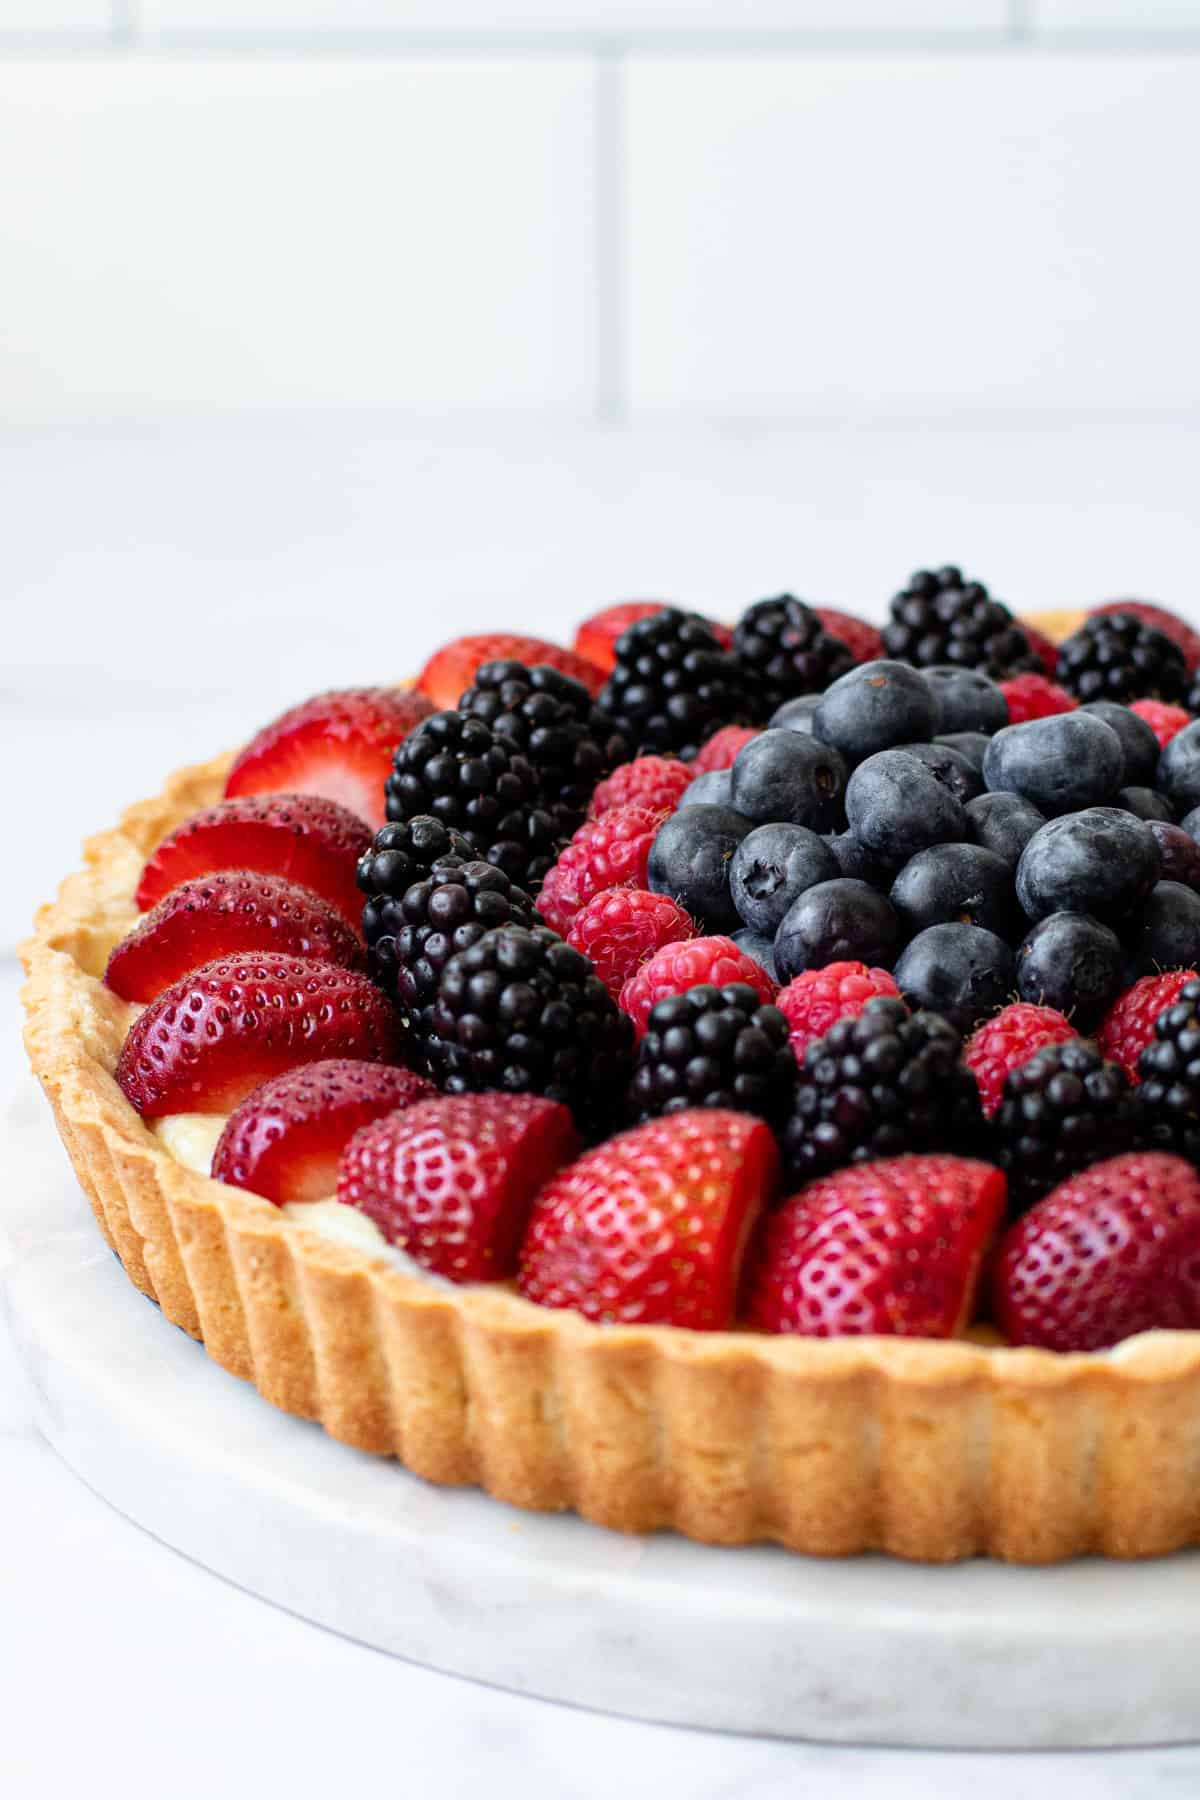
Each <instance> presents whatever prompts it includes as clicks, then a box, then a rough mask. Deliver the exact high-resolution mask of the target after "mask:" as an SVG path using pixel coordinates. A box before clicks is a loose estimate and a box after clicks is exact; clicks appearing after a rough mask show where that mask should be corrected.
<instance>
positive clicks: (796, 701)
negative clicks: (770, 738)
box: [767, 694, 821, 736]
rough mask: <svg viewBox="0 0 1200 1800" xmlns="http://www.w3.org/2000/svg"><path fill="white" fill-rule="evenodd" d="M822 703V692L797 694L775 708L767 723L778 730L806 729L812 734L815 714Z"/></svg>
mask: <svg viewBox="0 0 1200 1800" xmlns="http://www.w3.org/2000/svg"><path fill="white" fill-rule="evenodd" d="M820 704H821V695H820V694H796V695H795V696H794V698H793V699H791V700H785V701H784V703H783V705H782V706H777V707H776V708H775V711H774V712H773V713H772V714H771V717H770V718H769V719H768V720H767V724H768V726H770V727H771V728H772V729H774V730H776V731H806V732H808V733H809V735H810V736H811V734H812V722H813V714H814V713H815V712H816V710H817V708H818V706H820Z"/></svg>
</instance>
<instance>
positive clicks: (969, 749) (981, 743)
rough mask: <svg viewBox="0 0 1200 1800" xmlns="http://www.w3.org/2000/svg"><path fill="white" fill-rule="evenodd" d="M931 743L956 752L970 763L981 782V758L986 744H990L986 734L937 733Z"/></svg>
mask: <svg viewBox="0 0 1200 1800" xmlns="http://www.w3.org/2000/svg"><path fill="white" fill-rule="evenodd" d="M933 741H934V743H935V744H945V746H946V748H947V750H957V751H958V754H959V755H960V756H961V757H963V758H965V760H966V761H967V762H969V763H970V765H971V767H972V768H973V769H974V771H975V773H976V774H977V775H978V777H979V779H980V781H981V782H982V780H983V758H984V754H985V752H986V751H987V747H988V744H989V743H990V742H991V740H990V738H989V737H988V736H987V735H986V733H984V732H982V731H939V732H938V734H937V736H936V737H935V738H934V740H933Z"/></svg>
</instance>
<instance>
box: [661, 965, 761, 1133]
mask: <svg viewBox="0 0 1200 1800" xmlns="http://www.w3.org/2000/svg"><path fill="white" fill-rule="evenodd" d="M795 1081H796V1062H795V1058H794V1057H793V1056H792V1053H791V1051H790V1050H789V1048H788V1027H787V1020H786V1019H785V1018H784V1016H783V1014H782V1013H781V1012H780V1011H779V1008H778V1007H777V1006H766V1005H764V1004H763V1002H762V1000H761V999H760V997H759V995H758V993H757V992H756V991H755V989H754V988H752V987H747V986H745V985H744V984H743V983H734V984H733V985H731V986H730V987H723V988H715V987H708V986H702V987H694V988H689V989H688V991H687V993H686V994H672V995H670V996H669V997H668V998H667V999H666V1000H660V1001H659V1002H658V1004H657V1005H656V1006H655V1007H653V1008H652V1010H651V1013H650V1017H649V1019H648V1021H647V1024H646V1033H645V1036H644V1037H643V1038H642V1041H641V1043H640V1044H639V1046H638V1059H637V1068H636V1070H635V1071H634V1077H633V1102H634V1105H635V1106H636V1108H637V1110H638V1116H639V1118H642V1119H652V1118H656V1117H657V1116H658V1115H659V1114H660V1113H674V1112H684V1111H686V1110H687V1109H688V1108H689V1107H693V1106H722V1107H732V1108H735V1109H736V1110H737V1111H739V1112H750V1113H757V1114H758V1116H759V1118H761V1119H766V1120H767V1121H768V1123H769V1124H779V1123H782V1120H783V1116H784V1114H785V1113H786V1111H787V1109H788V1104H789V1102H790V1100H791V1097H792V1089H793V1087H794V1086H795Z"/></svg>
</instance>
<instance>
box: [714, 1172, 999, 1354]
mask: <svg viewBox="0 0 1200 1800" xmlns="http://www.w3.org/2000/svg"><path fill="white" fill-rule="evenodd" d="M1003 1211H1004V1177H1003V1175H1002V1174H1001V1173H1000V1171H999V1170H998V1169H994V1168H992V1167H990V1166H989V1164H987V1163H982V1162H974V1161H971V1160H969V1159H968V1158H966V1157H960V1156H898V1157H895V1158H894V1159H891V1160H888V1161H880V1162H869V1163H863V1164H861V1165H859V1166H857V1167H855V1168H851V1169H839V1170H838V1172H837V1173H836V1174H835V1175H827V1176H826V1177H825V1178H824V1180H821V1181H815V1182H813V1183H812V1185H811V1186H810V1187H807V1188H805V1189H803V1191H802V1192H801V1193H799V1194H795V1195H793V1197H792V1198H791V1199H790V1200H786V1201H785V1202H784V1204H783V1205H782V1206H780V1207H778V1208H777V1209H776V1210H775V1211H774V1212H773V1213H771V1214H770V1215H769V1216H768V1218H767V1221H766V1225H765V1227H764V1229H763V1232H762V1236H761V1240H760V1243H759V1245H758V1246H757V1253H756V1254H755V1257H754V1267H753V1279H752V1281H751V1283H750V1304H749V1318H750V1323H751V1324H752V1325H755V1326H757V1327H758V1329H759V1330H760V1331H774V1332H791V1333H796V1334H798V1335H801V1336H804V1337H851V1336H871V1335H875V1334H879V1335H882V1336H889V1337H891V1336H896V1337H927V1338H948V1337H954V1336H955V1335H956V1334H957V1333H958V1332H960V1331H962V1330H963V1328H964V1327H965V1326H966V1325H967V1324H968V1322H969V1320H970V1317H971V1312H972V1308H973V1303H974V1299H975V1291H976V1287H977V1285H978V1281H979V1274H980V1269H981V1266H982V1262H983V1256H984V1252H985V1251H986V1249H987V1246H988V1244H989V1242H990V1240H991V1238H992V1235H993V1233H994V1232H995V1230H996V1227H997V1225H998V1223H999V1221H1000V1217H1001V1215H1002V1213H1003Z"/></svg>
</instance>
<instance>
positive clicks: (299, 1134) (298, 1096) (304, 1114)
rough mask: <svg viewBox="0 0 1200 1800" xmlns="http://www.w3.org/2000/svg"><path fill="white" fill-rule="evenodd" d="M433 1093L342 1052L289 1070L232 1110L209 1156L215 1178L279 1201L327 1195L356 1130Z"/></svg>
mask: <svg viewBox="0 0 1200 1800" xmlns="http://www.w3.org/2000/svg"><path fill="white" fill-rule="evenodd" d="M435 1091H436V1090H435V1089H434V1086H433V1083H432V1082H431V1081H426V1079H425V1077H424V1076H423V1075H414V1073H413V1072H412V1070H411V1069H395V1068H388V1067H386V1066H385V1065H384V1064H382V1063H371V1062H352V1061H349V1060H348V1059H346V1058H345V1057H341V1058H333V1059H330V1060H326V1061H324V1062H315V1063H309V1064H308V1065H307V1066H306V1067H305V1068H302V1069H289V1070H288V1071H287V1072H286V1074H283V1075H276V1076H275V1077H274V1079H273V1080H271V1081H264V1082H263V1084H262V1086H261V1087H256V1088H255V1089H254V1091H253V1093H250V1094H247V1096H246V1098H245V1099H244V1100H243V1101H242V1103H241V1105H240V1106H239V1107H238V1108H237V1110H236V1111H235V1112H234V1114H233V1116H232V1118H231V1119H230V1120H229V1123H228V1124H227V1125H226V1127H225V1129H224V1131H223V1132H222V1133H221V1136H220V1138H219V1140H218V1142H217V1148H216V1151H215V1152H214V1154H213V1160H212V1175H213V1180H214V1181H224V1182H228V1184H229V1186H230V1187H239V1188H245V1189H247V1191H248V1192H250V1193H252V1194H261V1195H262V1196H263V1198H264V1199H265V1200H273V1201H274V1202H275V1204H276V1206H290V1205H294V1204H296V1203H297V1202H301V1201H304V1202H306V1201H312V1200H328V1199H329V1198H330V1196H331V1195H332V1194H334V1193H335V1192H336V1191H337V1176H338V1158H339V1157H340V1155H341V1153H342V1151H343V1150H344V1149H345V1147H346V1145H347V1144H348V1143H349V1141H350V1139H351V1138H352V1137H353V1136H354V1133H355V1132H356V1131H361V1129H362V1127H363V1126H364V1125H370V1124H371V1123H373V1121H374V1120H376V1119H379V1118H383V1117H384V1116H385V1115H386V1114H389V1113H393V1112H398V1111H399V1110H401V1109H402V1108H404V1107H408V1106H412V1105H414V1104H415V1103H416V1102H417V1101H418V1100H425V1099H427V1098H428V1097H429V1096H430V1095H432V1094H433V1093H434V1092H435Z"/></svg>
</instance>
